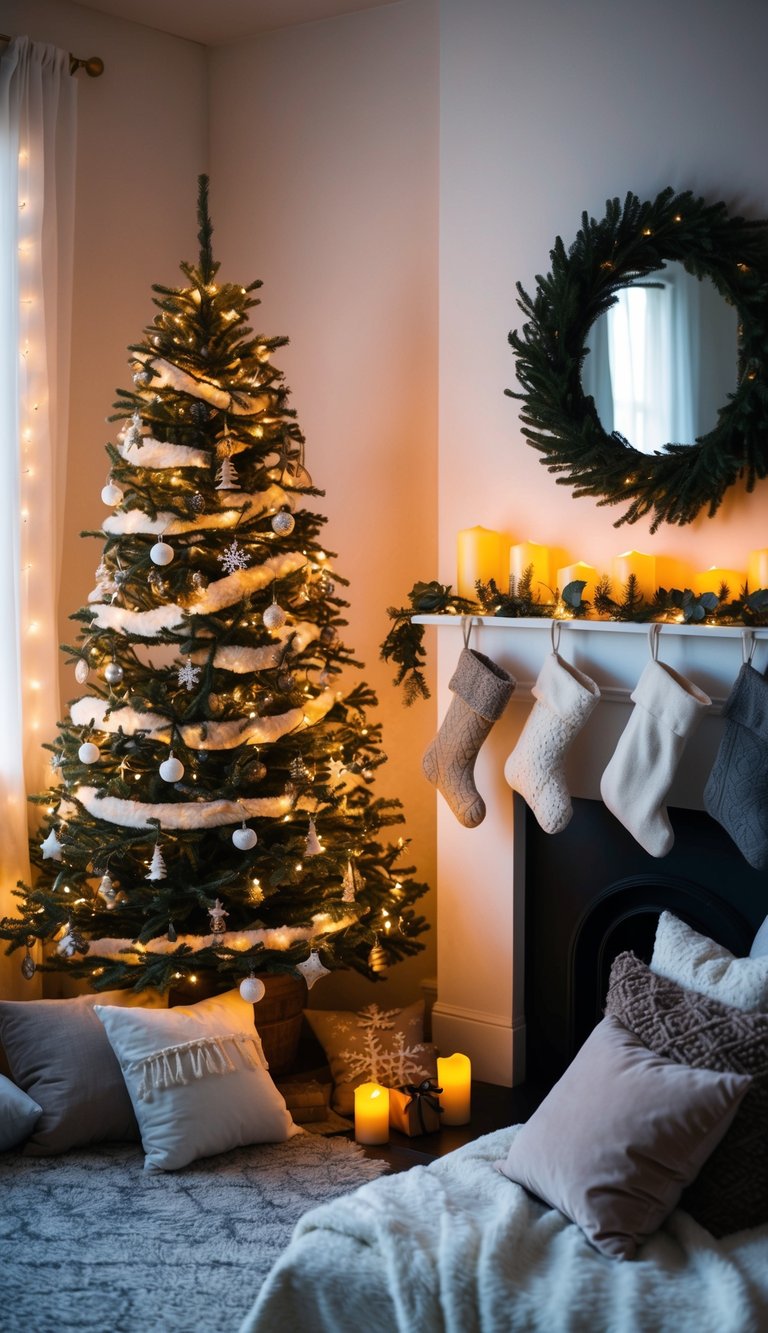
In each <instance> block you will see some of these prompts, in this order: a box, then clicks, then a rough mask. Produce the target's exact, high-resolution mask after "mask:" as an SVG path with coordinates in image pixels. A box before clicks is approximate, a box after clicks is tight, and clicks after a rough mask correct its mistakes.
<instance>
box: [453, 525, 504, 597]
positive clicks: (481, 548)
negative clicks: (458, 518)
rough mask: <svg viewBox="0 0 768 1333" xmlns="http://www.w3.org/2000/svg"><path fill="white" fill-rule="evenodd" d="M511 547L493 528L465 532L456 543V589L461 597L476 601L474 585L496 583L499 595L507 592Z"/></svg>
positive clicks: (466, 529)
mask: <svg viewBox="0 0 768 1333" xmlns="http://www.w3.org/2000/svg"><path fill="white" fill-rule="evenodd" d="M508 550H509V544H508V542H507V539H506V537H503V536H502V534H501V533H500V532H493V531H492V530H491V529H490V528H480V527H478V528H465V529H464V530H463V532H460V533H459V536H458V542H457V553H456V554H457V565H456V587H457V589H458V593H459V597H470V598H473V599H474V598H476V596H477V594H476V592H475V584H476V583H477V581H478V580H479V581H480V582H481V583H487V582H488V580H489V579H495V580H496V584H497V587H498V588H499V591H500V592H506V591H507V580H508V578H509V570H508V568H507V553H508Z"/></svg>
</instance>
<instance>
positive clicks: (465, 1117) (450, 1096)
mask: <svg viewBox="0 0 768 1333" xmlns="http://www.w3.org/2000/svg"><path fill="white" fill-rule="evenodd" d="M437 1084H438V1087H440V1088H442V1092H441V1093H440V1105H441V1106H442V1108H443V1114H442V1116H441V1117H440V1119H441V1122H442V1123H443V1124H444V1125H466V1124H468V1123H469V1110H470V1105H471V1100H472V1065H471V1064H470V1060H469V1056H467V1055H459V1054H458V1053H457V1054H456V1055H446V1056H438V1060H437Z"/></svg>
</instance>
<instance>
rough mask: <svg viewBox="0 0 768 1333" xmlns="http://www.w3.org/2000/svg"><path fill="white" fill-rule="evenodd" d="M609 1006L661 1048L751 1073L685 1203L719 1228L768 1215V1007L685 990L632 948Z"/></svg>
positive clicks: (701, 1063)
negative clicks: (763, 1010)
mask: <svg viewBox="0 0 768 1333" xmlns="http://www.w3.org/2000/svg"><path fill="white" fill-rule="evenodd" d="M606 1012H607V1013H609V1014H613V1015H614V1016H615V1017H616V1018H618V1019H619V1021H620V1022H622V1023H623V1024H624V1025H625V1027H628V1028H630V1029H631V1031H632V1032H634V1033H635V1034H636V1035H637V1036H638V1037H639V1038H640V1040H641V1041H642V1042H644V1043H645V1045H646V1046H648V1047H650V1049H651V1050H653V1051H656V1052H657V1053H658V1054H659V1055H665V1056H667V1057H668V1058H670V1059H672V1060H677V1061H679V1063H681V1064H686V1065H692V1066H694V1067H695V1068H697V1069H715V1070H720V1071H722V1072H726V1071H730V1072H732V1073H737V1074H749V1075H750V1076H751V1078H752V1085H751V1087H750V1089H749V1091H748V1093H747V1095H746V1096H745V1098H744V1101H743V1103H742V1105H741V1106H740V1107H739V1110H738V1113H737V1115H736V1118H735V1119H734V1122H733V1124H732V1126H731V1128H730V1129H729V1131H728V1133H727V1134H726V1135H725V1138H724V1139H723V1141H722V1143H721V1144H720V1145H719V1146H718V1147H717V1148H716V1149H715V1151H714V1152H713V1154H712V1156H711V1158H710V1159H709V1161H708V1162H707V1164H706V1166H705V1167H704V1169H703V1170H702V1172H701V1174H700V1175H699V1177H698V1179H697V1180H696V1181H695V1182H694V1183H693V1185H691V1186H690V1188H689V1189H687V1190H686V1191H685V1193H684V1195H683V1197H682V1200H681V1207H683V1208H685V1209H686V1210H687V1211H688V1212H689V1213H691V1215H692V1216H693V1217H695V1218H696V1220H697V1221H698V1222H701V1224H702V1226H705V1227H707V1228H708V1230H709V1231H711V1232H712V1234H713V1235H714V1236H725V1235H728V1234H729V1233H730V1232H732V1231H740V1230H742V1228H744V1227H754V1226H759V1225H760V1224H761V1223H764V1222H768V1014H749V1013H745V1012H744V1010H742V1009H735V1008H733V1007H731V1006H730V1005H725V1004H721V1003H720V1001H719V1000H711V999H709V998H708V997H707V996H705V995H698V994H697V993H696V992H695V991H690V990H686V989H684V987H682V986H679V985H678V984H677V982H674V981H667V979H666V977H659V976H656V974H655V973H654V972H651V970H650V968H648V967H646V965H645V963H641V962H640V960H639V958H635V956H634V954H631V953H624V954H620V955H619V957H618V958H617V959H616V961H615V962H614V964H613V967H612V969H611V979H610V984H609V988H608V1001H607V1005H606Z"/></svg>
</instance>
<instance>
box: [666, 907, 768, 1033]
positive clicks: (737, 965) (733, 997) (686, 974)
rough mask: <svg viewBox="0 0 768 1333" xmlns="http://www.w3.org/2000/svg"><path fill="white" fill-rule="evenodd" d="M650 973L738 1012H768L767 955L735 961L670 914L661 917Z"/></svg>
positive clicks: (731, 955) (729, 954) (719, 947)
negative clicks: (731, 1006) (729, 1006)
mask: <svg viewBox="0 0 768 1333" xmlns="http://www.w3.org/2000/svg"><path fill="white" fill-rule="evenodd" d="M651 971H652V972H656V973H657V974H658V975H659V976H660V977H666V978H667V979H668V980H669V981H676V982H678V984H679V985H680V986H687V987H688V989H689V990H695V991H698V992H699V994H700V995H708V996H709V997H710V999H712V1000H720V1001H721V1002H722V1003H723V1004H734V1005H736V1008H737V1009H749V1010H760V1011H763V1012H764V1011H765V1010H766V1009H768V956H766V957H764V958H736V957H734V955H733V954H732V953H730V952H729V950H728V949H724V948H723V947H722V945H720V944H716V943H715V941H714V940H710V939H707V936H706V935H700V934H699V932H698V931H697V930H693V929H692V928H691V927H690V926H687V925H686V924H685V922H684V921H680V920H679V919H678V918H677V917H676V916H673V915H672V913H671V912H662V914H661V916H660V917H659V924H658V927H657V929H656V941H655V944H654V946H653V957H652V959H651Z"/></svg>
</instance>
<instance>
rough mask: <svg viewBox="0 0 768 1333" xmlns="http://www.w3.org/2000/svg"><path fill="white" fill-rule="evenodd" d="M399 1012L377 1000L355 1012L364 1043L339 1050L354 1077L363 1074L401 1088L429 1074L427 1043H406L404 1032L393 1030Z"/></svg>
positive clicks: (356, 1034)
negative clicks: (381, 1004) (381, 1006)
mask: <svg viewBox="0 0 768 1333" xmlns="http://www.w3.org/2000/svg"><path fill="white" fill-rule="evenodd" d="M399 1012H400V1011H399V1010H398V1009H380V1008H379V1006H378V1005H377V1004H369V1005H367V1006H366V1008H365V1009H362V1010H361V1011H360V1012H359V1013H358V1014H357V1015H356V1019H357V1022H356V1024H355V1027H356V1029H357V1031H356V1033H355V1037H356V1038H358V1040H359V1042H360V1043H361V1044H359V1045H358V1046H357V1047H356V1048H351V1049H348V1050H346V1051H340V1052H339V1055H340V1056H341V1058H342V1059H344V1060H346V1061H347V1062H348V1068H349V1072H350V1077H351V1079H352V1081H354V1080H356V1079H360V1078H364V1079H369V1080H372V1081H373V1082H374V1083H382V1084H383V1085H384V1086H385V1087H390V1088H399V1087H402V1086H403V1085H404V1084H405V1083H408V1082H415V1081H416V1080H417V1079H422V1078H426V1077H428V1075H429V1070H428V1068H426V1064H427V1063H428V1049H427V1047H426V1046H425V1045H424V1043H423V1042H416V1043H415V1044H414V1045H412V1046H406V1044H405V1033H404V1032H402V1031H395V1032H393V1031H392V1029H393V1028H394V1027H395V1022H394V1020H395V1018H396V1017H397V1015H398V1014H399Z"/></svg>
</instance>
